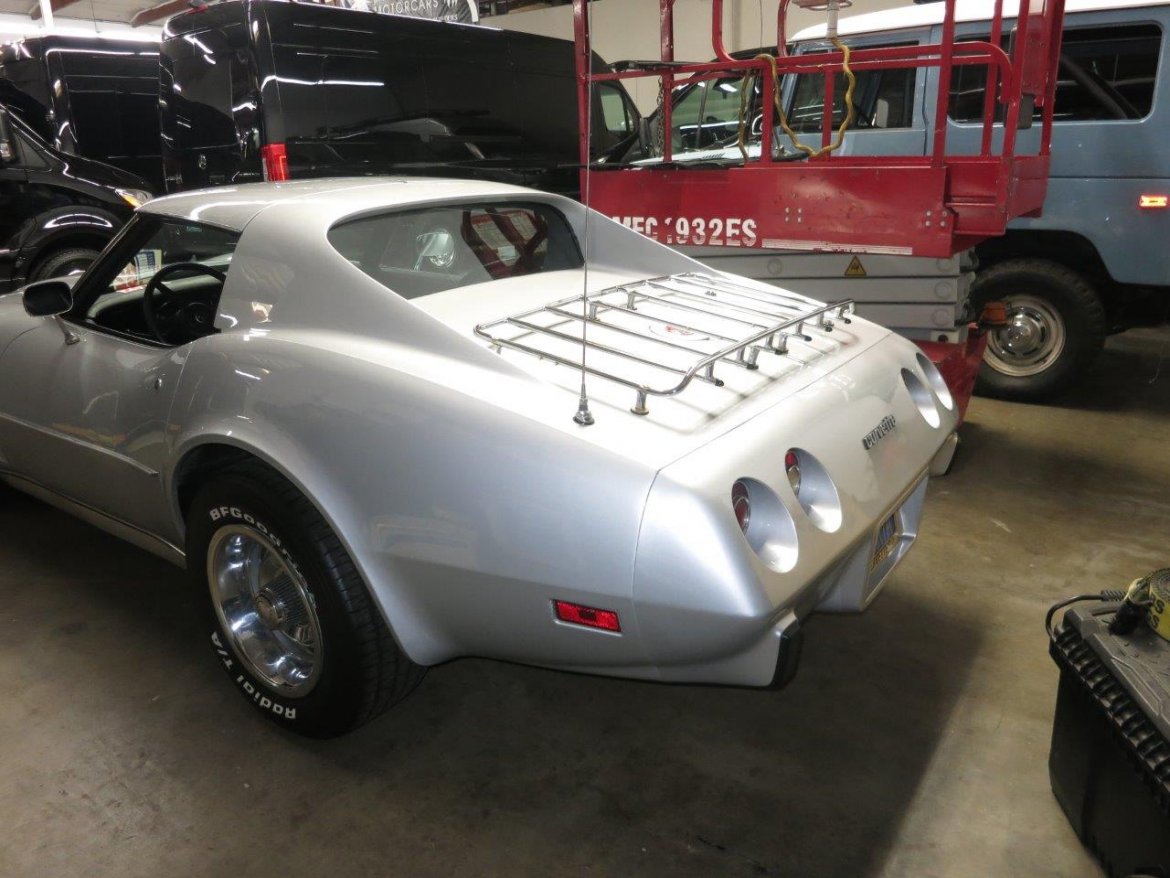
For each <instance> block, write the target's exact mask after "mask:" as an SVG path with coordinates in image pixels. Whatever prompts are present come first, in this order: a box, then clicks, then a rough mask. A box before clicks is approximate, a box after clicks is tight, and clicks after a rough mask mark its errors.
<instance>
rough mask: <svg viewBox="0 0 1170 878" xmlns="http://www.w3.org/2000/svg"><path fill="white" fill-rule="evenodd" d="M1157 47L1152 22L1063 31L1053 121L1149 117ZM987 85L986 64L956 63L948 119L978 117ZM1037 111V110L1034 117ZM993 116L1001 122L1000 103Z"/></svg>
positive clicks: (1158, 41) (1158, 33)
mask: <svg viewBox="0 0 1170 878" xmlns="http://www.w3.org/2000/svg"><path fill="white" fill-rule="evenodd" d="M982 39H987V37H986V36H984V37H982ZM1005 44H1006V40H1005ZM1161 48H1162V31H1161V29H1160V28H1159V27H1157V26H1156V25H1153V24H1142V25H1126V26H1121V27H1100V28H1076V29H1070V30H1066V31H1065V32H1064V39H1063V40H1062V45H1061V52H1060V77H1059V78H1058V79H1057V82H1056V101H1055V104H1054V108H1053V120H1054V121H1056V122H1077V121H1090V120H1101V119H1142V118H1145V117H1146V116H1148V115H1149V114H1150V110H1151V109H1152V108H1153V105H1154V81H1155V80H1156V78H1157V74H1158V56H1159V54H1160V52H1161ZM986 86H987V72H986V70H985V68H982V67H956V68H955V69H954V71H953V73H952V75H951V106H950V117H951V119H952V120H954V121H956V122H979V121H981V120H982V119H983V95H984V91H985V89H986ZM1040 115H1041V111H1040V110H1039V109H1037V111H1036V118H1037V119H1039V118H1040ZM996 120H997V121H1003V108H1002V107H997V109H996Z"/></svg>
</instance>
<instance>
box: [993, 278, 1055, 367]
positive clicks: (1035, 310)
mask: <svg viewBox="0 0 1170 878" xmlns="http://www.w3.org/2000/svg"><path fill="white" fill-rule="evenodd" d="M1004 301H1005V304H1006V305H1007V318H1008V323H1007V326H1005V327H1004V328H1003V329H1000V330H997V331H996V332H994V333H992V334H991V337H990V338H989V339H988V341H987V352H986V354H985V355H984V358H983V359H984V362H986V363H987V365H989V366H990V367H991V368H993V369H995V370H996V371H997V372H1000V373H1002V374H1004V375H1011V376H1014V377H1025V376H1028V375H1036V374H1038V373H1040V372H1043V371H1044V370H1045V369H1047V368H1049V367H1050V366H1051V365H1052V364H1053V363H1054V362H1055V361H1056V360H1057V359H1058V358H1059V357H1060V355H1061V353H1062V352H1063V351H1064V346H1065V339H1066V331H1065V325H1064V318H1062V317H1061V316H1060V312H1058V311H1057V310H1056V309H1055V308H1053V307H1052V305H1051V304H1050V303H1049V302H1047V301H1045V300H1044V299H1039V298H1036V297H1034V296H1006V297H1004Z"/></svg>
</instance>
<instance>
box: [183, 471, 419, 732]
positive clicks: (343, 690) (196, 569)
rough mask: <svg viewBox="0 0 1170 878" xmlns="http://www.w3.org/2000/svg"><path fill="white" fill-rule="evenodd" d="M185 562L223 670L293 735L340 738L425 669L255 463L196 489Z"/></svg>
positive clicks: (326, 539) (319, 529)
mask: <svg viewBox="0 0 1170 878" xmlns="http://www.w3.org/2000/svg"><path fill="white" fill-rule="evenodd" d="M187 565H188V569H189V570H190V572H191V574H192V576H193V577H194V578H195V579H196V581H197V582H198V583H199V584H200V586H201V588H200V591H201V593H202V594H203V595H204V597H205V599H206V600H207V609H208V611H209V612H208V621H209V627H210V631H211V633H210V640H211V645H212V648H213V649H214V651H215V654H216V657H217V658H218V659H219V662H220V664H221V665H222V666H223V668H224V669H225V670H226V671H227V674H228V676H229V677H230V678H231V680H232V682H234V683H235V685H236V687H237V688H238V689H239V690H240V691H241V692H242V693H243V695H244V697H245V698H247V699H248V700H249V701H250V702H251V703H252V705H253V706H254V707H255V708H256V709H257V710H259V711H260V712H261V713H262V714H264V716H265V717H267V718H268V719H270V720H272V721H274V722H276V723H278V724H280V725H282V726H284V727H286V728H288V729H290V730H292V731H295V732H298V733H299V734H302V735H308V736H310V737H315V738H329V737H334V736H336V735H340V734H344V733H345V732H348V731H350V730H352V729H355V728H357V727H358V726H360V725H362V724H363V723H366V722H368V721H369V720H371V719H373V718H374V717H376V716H378V715H379V714H380V713H382V712H383V711H384V710H386V708H388V707H389V706H390V705H392V704H394V703H395V702H396V701H399V700H401V699H402V698H404V697H405V696H406V695H407V694H408V693H409V692H410V691H411V690H412V689H413V688H414V687H415V686H416V685H417V684H418V682H419V681H420V680H421V679H422V677H423V674H424V673H425V668H423V667H421V666H419V665H416V664H415V663H414V662H412V661H410V659H409V658H407V657H406V655H405V654H404V653H403V652H402V650H401V649H399V647H398V645H397V643H395V641H394V637H393V635H392V634H391V633H390V630H389V629H388V628H387V626H386V623H385V622H384V621H383V619H382V616H381V615H380V613H379V611H378V608H377V607H376V606H375V605H374V602H373V600H372V599H371V597H370V594H369V592H368V591H367V590H366V586H365V584H364V583H363V582H362V580H361V577H360V576H359V575H358V573H357V570H356V569H355V568H354V564H353V561H352V560H351V559H350V557H349V555H348V553H347V552H346V551H345V548H344V547H343V546H342V545H341V543H340V542H339V541H338V539H337V537H336V535H335V534H334V533H333V531H332V530H331V529H330V528H329V525H328V524H327V523H326V522H325V520H324V519H323V518H322V517H321V515H320V513H318V512H317V510H316V509H315V508H314V507H313V505H312V504H311V503H310V502H309V501H308V500H307V499H305V497H304V496H303V495H302V494H301V493H300V492H299V491H297V489H296V488H295V487H294V486H293V485H291V484H290V483H289V482H287V481H286V480H285V479H283V478H281V477H280V476H279V475H277V474H276V473H274V472H272V471H271V470H269V469H267V468H266V467H264V466H262V465H259V464H241V465H237V466H234V467H231V468H229V469H227V470H224V471H223V472H222V473H221V474H220V475H219V476H218V477H217V478H216V479H215V480H214V481H212V482H210V483H209V484H207V485H205V486H204V487H203V488H202V489H200V491H199V492H198V494H197V495H196V497H195V499H194V501H193V502H192V504H191V508H190V512H189V514H188V518H187Z"/></svg>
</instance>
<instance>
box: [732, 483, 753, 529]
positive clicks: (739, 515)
mask: <svg viewBox="0 0 1170 878" xmlns="http://www.w3.org/2000/svg"><path fill="white" fill-rule="evenodd" d="M731 508H732V509H734V510H735V520H736V521H737V522H739V529H740V530H742V531H743V532H744V533H747V529H748V525H749V524H751V522H752V498H751V496H750V495H749V494H748V487H747V485H746V484H744V481H743V479H738V480H737V481H736V483H735V484H734V485H732V486H731Z"/></svg>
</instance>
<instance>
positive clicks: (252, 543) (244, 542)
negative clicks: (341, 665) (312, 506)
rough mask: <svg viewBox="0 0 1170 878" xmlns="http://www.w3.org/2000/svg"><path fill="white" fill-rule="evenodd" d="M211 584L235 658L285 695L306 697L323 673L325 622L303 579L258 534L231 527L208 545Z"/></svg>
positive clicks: (237, 526) (268, 542)
mask: <svg viewBox="0 0 1170 878" xmlns="http://www.w3.org/2000/svg"><path fill="white" fill-rule="evenodd" d="M207 581H208V583H209V585H210V588H211V602H212V605H213V606H214V607H215V612H216V615H217V616H219V621H220V624H221V625H222V627H223V630H224V631H225V632H227V635H228V638H229V640H230V641H231V647H232V651H233V652H234V653H235V655H236V658H238V659H239V660H240V661H241V662H242V663H243V664H244V665H246V666H247V669H248V670H249V671H250V672H251V673H252V674H253V675H255V676H256V677H257V678H258V679H259V680H261V681H262V682H264V683H267V684H268V685H269V686H271V687H272V688H273V689H274V690H276V691H277V692H278V693H280V694H281V695H283V696H286V697H294V698H295V697H298V696H302V695H307V694H308V693H309V691H310V690H311V689H312V688H313V685H314V684H315V683H316V682H317V678H318V677H319V676H320V673H321V659H322V643H321V622H320V620H319V619H318V618H317V608H316V604H315V602H314V601H313V598H312V597H311V596H310V595H309V592H308V589H307V588H306V586H305V581H304V579H303V578H302V577H301V575H300V574H299V573H298V572H297V571H296V570H295V569H293V568H292V567H291V566H290V565H289V564H288V563H287V562H286V561H285V559H284V557H283V556H282V555H281V554H280V552H279V551H278V550H277V549H276V548H275V547H274V546H273V545H272V543H271V542H270V541H269V540H268V538H267V537H265V536H264V535H263V534H261V533H260V532H259V531H257V530H255V529H253V528H251V527H246V526H243V525H230V526H227V527H223V528H220V529H219V530H218V531H216V532H215V534H214V536H213V537H212V540H211V544H210V545H209V546H208V549H207Z"/></svg>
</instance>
